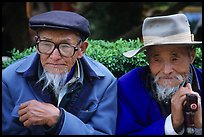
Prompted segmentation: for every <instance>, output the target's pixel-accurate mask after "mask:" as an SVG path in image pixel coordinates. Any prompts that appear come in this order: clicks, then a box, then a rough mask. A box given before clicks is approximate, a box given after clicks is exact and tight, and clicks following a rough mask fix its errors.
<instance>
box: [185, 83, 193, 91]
mask: <svg viewBox="0 0 204 137" xmlns="http://www.w3.org/2000/svg"><path fill="white" fill-rule="evenodd" d="M186 87H187V88H188V89H189V90H191V91H192V87H191V84H190V83H187V84H186Z"/></svg>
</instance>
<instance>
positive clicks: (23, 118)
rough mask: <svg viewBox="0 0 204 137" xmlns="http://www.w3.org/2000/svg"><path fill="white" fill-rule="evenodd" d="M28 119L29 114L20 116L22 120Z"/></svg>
mask: <svg viewBox="0 0 204 137" xmlns="http://www.w3.org/2000/svg"><path fill="white" fill-rule="evenodd" d="M26 120H28V115H27V114H25V115H22V116H20V117H19V121H20V122H25V121H26Z"/></svg>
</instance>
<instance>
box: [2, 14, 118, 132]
mask: <svg viewBox="0 0 204 137" xmlns="http://www.w3.org/2000/svg"><path fill="white" fill-rule="evenodd" d="M29 25H30V27H31V29H33V30H34V31H36V36H35V40H36V49H37V52H35V53H33V54H31V55H29V56H27V57H25V58H23V59H21V60H19V61H17V62H16V63H14V64H12V65H10V66H9V67H7V68H6V69H5V70H4V71H3V73H2V134H3V135H8V134H12V135H26V134H27V135H44V134H54V135H94V134H95V135H101V134H115V129H116V118H117V79H116V78H115V77H114V76H113V75H112V73H111V72H110V71H109V70H108V69H107V68H106V67H105V66H103V65H102V64H101V63H99V62H97V61H95V60H93V59H91V58H90V57H88V56H86V55H84V53H85V51H86V49H87V47H88V42H87V41H86V39H87V38H88V37H89V36H90V31H89V22H88V20H87V19H85V18H84V17H82V16H81V15H79V14H77V13H73V12H68V11H49V12H45V13H42V14H39V15H36V16H33V17H32V18H31V19H30V20H29Z"/></svg>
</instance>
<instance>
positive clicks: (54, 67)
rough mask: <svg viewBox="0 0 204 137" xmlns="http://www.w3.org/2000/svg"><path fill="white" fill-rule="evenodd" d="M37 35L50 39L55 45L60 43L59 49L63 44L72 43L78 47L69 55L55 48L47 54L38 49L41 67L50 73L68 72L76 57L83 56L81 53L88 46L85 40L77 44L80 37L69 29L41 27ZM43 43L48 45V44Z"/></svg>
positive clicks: (42, 38)
mask: <svg viewBox="0 0 204 137" xmlns="http://www.w3.org/2000/svg"><path fill="white" fill-rule="evenodd" d="M38 36H39V38H40V40H44V41H50V42H52V43H55V44H56V45H58V44H62V45H61V49H64V46H63V44H69V45H73V46H74V47H77V48H78V50H77V51H76V52H75V53H74V55H73V56H71V57H65V56H62V55H61V54H60V53H59V50H58V49H57V48H55V49H54V50H53V52H52V53H51V54H49V55H48V54H42V53H40V52H39V51H38V53H39V54H40V60H41V64H42V67H43V68H44V70H46V71H48V72H49V73H52V74H61V73H64V72H69V71H70V70H71V68H72V66H73V65H74V64H75V62H76V60H77V58H81V57H82V56H83V53H84V52H85V50H86V48H87V46H88V43H87V42H81V43H80V44H78V45H77V43H78V42H79V40H80V37H79V36H78V35H77V33H75V32H73V31H69V30H60V29H42V30H39V31H38ZM45 45H47V46H49V44H45ZM58 46H59V45H58ZM65 52H66V50H65Z"/></svg>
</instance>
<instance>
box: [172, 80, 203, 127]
mask: <svg viewBox="0 0 204 137" xmlns="http://www.w3.org/2000/svg"><path fill="white" fill-rule="evenodd" d="M187 93H189V94H195V95H196V96H198V110H197V111H196V113H195V117H194V123H195V126H196V127H202V107H201V99H200V96H199V94H198V93H196V92H194V91H192V88H191V85H190V84H189V83H188V84H186V87H180V88H179V90H178V91H177V92H176V93H175V94H174V95H173V96H172V99H171V114H172V124H173V127H174V129H175V130H177V129H179V128H180V127H181V126H182V125H183V124H184V115H183V107H184V104H185V100H186V94H187Z"/></svg>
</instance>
